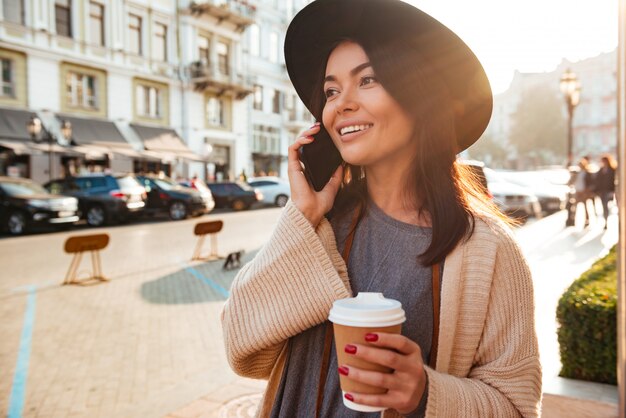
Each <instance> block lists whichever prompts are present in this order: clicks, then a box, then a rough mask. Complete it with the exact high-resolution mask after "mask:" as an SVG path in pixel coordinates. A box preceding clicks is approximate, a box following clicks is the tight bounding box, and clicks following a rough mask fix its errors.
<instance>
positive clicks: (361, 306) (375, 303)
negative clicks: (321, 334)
mask: <svg viewBox="0 0 626 418" xmlns="http://www.w3.org/2000/svg"><path fill="white" fill-rule="evenodd" d="M328 319H329V320H330V321H331V322H333V323H335V324H339V325H348V326H351V327H390V326H392V325H398V324H401V323H403V322H404V321H405V320H406V316H405V315H404V309H402V304H401V303H400V302H398V301H397V300H394V299H386V298H385V297H384V296H383V294H382V293H371V292H360V293H359V294H358V295H357V296H356V297H355V298H346V299H339V300H336V301H335V302H334V303H333V307H332V308H331V310H330V315H329V316H328Z"/></svg>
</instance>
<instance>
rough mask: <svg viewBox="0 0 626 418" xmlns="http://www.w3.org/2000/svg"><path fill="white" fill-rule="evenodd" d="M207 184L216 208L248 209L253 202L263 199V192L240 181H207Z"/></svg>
mask: <svg viewBox="0 0 626 418" xmlns="http://www.w3.org/2000/svg"><path fill="white" fill-rule="evenodd" d="M207 186H208V187H209V189H211V194H213V198H214V199H215V207H217V208H232V209H234V210H243V209H249V208H250V206H252V205H253V204H255V203H257V202H258V201H260V200H263V193H261V192H260V191H258V190H254V189H253V188H252V187H250V185H249V184H248V183H244V182H241V181H236V182H222V183H208V184H207Z"/></svg>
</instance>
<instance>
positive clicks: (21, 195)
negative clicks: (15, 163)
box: [0, 177, 79, 235]
mask: <svg viewBox="0 0 626 418" xmlns="http://www.w3.org/2000/svg"><path fill="white" fill-rule="evenodd" d="M78 220H79V217H78V200H76V199H75V198H73V197H66V196H59V195H56V194H50V193H48V192H47V191H46V189H44V188H43V187H41V186H40V185H39V184H37V183H35V182H34V181H32V180H29V179H22V178H12V177H0V227H1V228H2V229H4V230H5V231H7V232H8V233H9V234H11V235H21V234H23V233H25V232H27V231H29V230H31V229H33V228H34V227H36V226H44V225H49V226H61V225H63V226H67V225H72V224H74V223H75V222H77V221H78Z"/></svg>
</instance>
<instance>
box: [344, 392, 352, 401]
mask: <svg viewBox="0 0 626 418" xmlns="http://www.w3.org/2000/svg"><path fill="white" fill-rule="evenodd" d="M343 396H344V397H345V398H346V399H347V400H349V401H350V402H354V397H353V396H352V395H350V394H349V393H346V394H345V395H343Z"/></svg>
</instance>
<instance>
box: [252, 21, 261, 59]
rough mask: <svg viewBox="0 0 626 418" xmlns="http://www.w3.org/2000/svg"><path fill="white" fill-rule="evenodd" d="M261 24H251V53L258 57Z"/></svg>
mask: <svg viewBox="0 0 626 418" xmlns="http://www.w3.org/2000/svg"><path fill="white" fill-rule="evenodd" d="M259 35H260V34H259V26H258V25H255V24H252V25H251V26H250V54H251V55H252V56H255V57H258V56H259V55H260V52H261V51H260V49H261V48H260V46H261V45H260V41H261V39H260V36H259Z"/></svg>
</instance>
